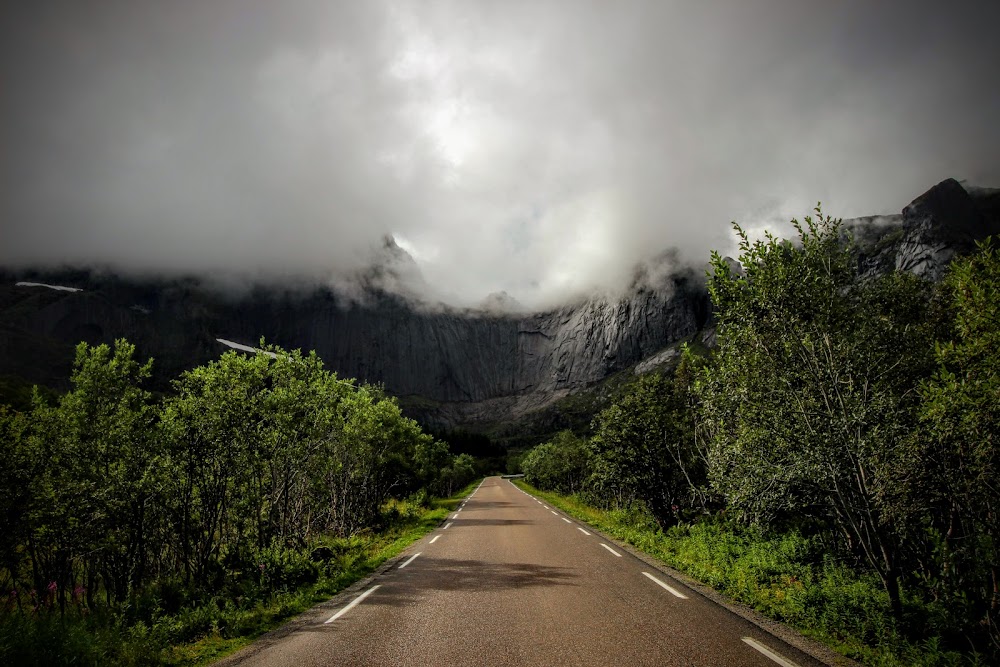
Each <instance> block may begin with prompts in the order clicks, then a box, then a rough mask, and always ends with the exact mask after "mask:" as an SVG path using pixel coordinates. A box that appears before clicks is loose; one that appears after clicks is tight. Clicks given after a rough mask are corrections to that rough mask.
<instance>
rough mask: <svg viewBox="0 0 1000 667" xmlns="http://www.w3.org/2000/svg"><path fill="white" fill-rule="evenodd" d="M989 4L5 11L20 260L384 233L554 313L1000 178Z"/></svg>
mask: <svg viewBox="0 0 1000 667" xmlns="http://www.w3.org/2000/svg"><path fill="white" fill-rule="evenodd" d="M13 5H19V6H13ZM998 5H1000V3H990V2H975V3H972V2H970V3H968V4H967V5H966V6H964V7H963V6H962V3H956V2H941V1H938V2H933V3H929V2H896V3H889V2H877V1H876V2H870V1H863V2H845V1H843V0H839V1H837V2H833V1H830V2H821V1H814V0H810V1H808V2H803V1H801V0H789V1H787V2H757V1H748V0H734V1H731V2H730V1H725V2H723V1H719V0H711V1H699V2H695V1H693V0H691V1H688V0H685V1H683V2H669V1H667V0H662V1H653V2H648V3H636V2H618V1H616V2H607V1H603V0H601V1H594V2H583V1H580V0H576V1H572V2H570V1H567V2H539V1H532V2H516V1H513V0H504V1H502V2H473V1H470V0H458V1H455V2H389V3H386V2H378V1H374V0H363V1H362V0H358V1H357V2H330V1H327V2H289V1H282V2H273V1H272V0H253V1H251V0H233V1H213V0H204V1H203V0H190V1H166V0H164V1H162V2H140V1H137V0H123V1H122V2H101V1H89V2H66V3H60V2H54V1H48V2H21V3H15V2H8V3H4V9H2V10H0V12H2V15H0V225H2V227H0V263H3V264H25V263H32V264H35V263H46V264H51V263H63V262H69V263H75V264H94V263H99V264H110V265H112V266H114V267H117V268H120V269H129V270H136V271H143V272H150V271H153V272H160V271H166V272H177V271H183V272H192V271H193V272H209V271H228V272H233V271H235V272H237V273H239V274H241V275H246V276H260V275H276V276H289V275H292V276H294V275H317V276H327V275H329V274H330V273H331V272H341V273H342V272H345V271H349V270H351V269H353V268H356V267H357V266H358V265H359V264H360V263H363V262H364V261H365V258H366V257H368V256H369V254H370V252H371V249H372V248H373V247H374V246H376V245H377V244H378V243H379V240H380V239H381V237H382V236H383V235H384V234H387V233H389V234H393V235H394V236H395V237H396V238H397V240H398V241H399V243H400V245H402V246H403V247H404V248H406V249H407V250H409V251H410V253H411V254H412V255H413V256H414V258H415V259H416V261H417V262H418V264H419V266H420V269H421V270H422V272H423V275H424V276H425V278H426V281H427V283H428V284H429V285H430V286H431V288H432V289H433V290H435V293H436V294H437V295H439V296H441V297H442V298H445V299H447V300H449V301H451V302H454V303H462V304H467V303H475V302H477V301H479V300H480V299H482V298H483V297H484V296H485V295H486V294H488V293H490V292H494V291H498V290H506V291H507V292H509V293H510V294H512V295H513V296H514V297H515V298H517V299H518V300H519V301H521V302H522V303H524V304H527V305H529V306H541V305H547V304H551V303H553V302H556V301H558V300H560V299H564V298H566V297H567V295H570V294H573V293H575V292H579V291H580V290H586V289H591V288H593V287H595V286H612V287H613V286H616V285H620V284H621V283H622V282H623V281H625V280H627V279H628V277H629V276H630V275H631V272H632V267H633V266H634V265H635V263H636V262H639V261H642V260H643V259H645V258H648V257H649V256H651V255H654V254H657V253H659V252H660V251H662V250H664V249H665V248H668V247H677V248H679V250H680V252H681V255H682V256H683V257H685V258H688V260H689V261H692V262H703V261H705V260H707V257H708V252H709V250H710V249H712V248H718V249H720V250H723V251H726V250H729V249H730V248H731V245H730V244H731V239H730V235H729V221H730V220H734V219H735V220H737V221H739V222H741V223H743V224H746V225H750V226H754V225H760V224H764V223H769V222H776V221H778V220H782V219H787V218H789V217H791V216H793V215H802V214H804V213H806V212H808V210H809V209H810V208H811V207H812V206H813V205H814V204H815V202H816V201H817V200H822V201H823V202H824V207H825V209H826V210H827V211H828V212H830V213H833V214H835V215H839V216H843V217H850V216H855V215H864V214H875V213H891V212H898V210H899V209H900V208H902V207H903V206H904V205H905V204H907V203H908V202H909V201H910V200H911V199H913V198H914V197H915V196H917V195H919V194H920V193H921V192H923V191H924V190H926V189H927V188H929V187H930V186H932V185H933V184H935V183H937V182H938V181H940V180H942V179H944V178H947V177H955V178H959V179H968V180H969V181H971V182H973V183H978V184H982V185H993V186H1000V85H998V82H1000V70H998V63H1000V46H998V44H1000V40H998V39H997V38H996V29H997V25H998V19H1000V16H998V14H1000V12H998V11H997V10H996V9H988V7H990V6H993V7H997V6H998Z"/></svg>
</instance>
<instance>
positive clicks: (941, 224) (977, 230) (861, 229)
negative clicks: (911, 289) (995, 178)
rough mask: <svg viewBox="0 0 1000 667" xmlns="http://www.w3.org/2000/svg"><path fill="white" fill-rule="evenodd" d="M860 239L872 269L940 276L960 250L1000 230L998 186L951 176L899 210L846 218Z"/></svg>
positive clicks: (866, 267) (863, 263)
mask: <svg viewBox="0 0 1000 667" xmlns="http://www.w3.org/2000/svg"><path fill="white" fill-rule="evenodd" d="M845 223H846V225H847V226H848V227H849V228H850V229H851V231H853V232H854V234H855V237H856V239H857V241H858V243H859V246H860V250H861V254H860V262H861V267H862V271H863V272H864V273H866V274H868V275H875V274H879V273H886V272H889V271H893V270H896V271H908V272H910V273H914V274H916V275H918V276H922V277H924V278H927V279H928V280H940V279H941V277H942V276H943V275H944V272H945V269H947V267H948V264H949V263H950V262H951V260H952V259H953V258H954V257H955V256H956V255H957V254H965V253H969V252H972V251H974V250H975V248H976V242H977V241H980V240H982V239H985V238H986V237H987V236H994V237H995V236H997V235H998V234H1000V190H993V189H987V188H975V187H969V188H965V187H963V186H962V185H961V184H960V183H958V181H955V180H954V179H950V178H949V179H947V180H945V181H942V182H940V183H938V184H937V185H935V186H934V187H933V188H931V189H930V190H928V191H927V192H925V193H924V194H922V195H920V196H919V197H917V198H916V199H914V200H913V201H912V202H911V203H910V204H909V205H908V206H906V208H904V209H903V211H902V213H901V214H900V215H893V216H874V217H870V218H859V219H857V220H848V221H845Z"/></svg>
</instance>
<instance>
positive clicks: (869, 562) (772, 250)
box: [520, 208, 1000, 666]
mask: <svg viewBox="0 0 1000 667" xmlns="http://www.w3.org/2000/svg"><path fill="white" fill-rule="evenodd" d="M793 225H794V226H795V229H796V231H797V234H798V238H797V240H796V241H795V242H794V243H793V242H788V241H784V240H780V239H777V238H774V237H770V236H768V237H766V238H764V239H761V240H759V241H751V240H750V239H749V238H748V237H747V235H746V234H745V233H744V232H743V230H741V229H740V228H739V227H738V226H737V227H736V231H737V233H738V234H739V235H740V237H741V240H742V242H741V256H740V258H739V261H740V264H741V266H742V267H743V269H742V270H741V271H737V270H735V269H734V268H733V266H731V264H730V262H728V261H726V260H725V259H724V258H722V257H720V256H719V255H714V256H713V261H712V271H711V274H710V280H709V288H710V292H711V295H712V299H713V302H714V305H715V308H716V313H717V317H718V330H717V333H718V345H717V347H716V348H715V349H714V350H713V351H712V352H711V353H709V354H698V353H695V351H693V350H691V349H687V350H686V351H685V352H684V354H683V355H682V357H681V361H680V363H679V365H678V366H677V367H676V369H675V371H674V372H673V373H672V374H649V375H646V376H643V377H641V378H639V379H638V380H637V381H636V382H635V383H634V385H633V386H632V387H631V388H630V389H629V390H628V391H627V392H626V393H625V395H624V396H623V397H622V398H620V399H619V400H617V401H615V402H614V403H613V404H612V405H611V406H610V407H608V408H607V409H605V410H603V411H602V412H601V413H600V414H598V415H597V417H596V418H595V419H594V420H593V422H592V424H591V430H590V433H589V435H588V436H587V437H578V436H576V435H574V434H572V433H570V432H565V433H561V434H559V435H558V436H556V437H555V438H554V439H552V440H551V441H550V442H548V443H544V444H542V445H539V446H538V447H536V448H534V449H532V450H530V451H528V452H527V453H526V454H525V455H524V456H523V458H522V459H521V462H520V465H521V467H522V470H523V472H524V473H525V475H526V477H525V480H526V481H527V482H528V483H529V484H531V485H533V486H534V487H535V488H538V489H542V490H544V491H548V492H555V493H557V494H559V495H560V498H561V500H557V499H556V498H555V496H551V495H549V496H547V497H548V498H549V499H550V500H552V501H553V502H556V503H557V504H561V505H562V506H563V507H564V509H567V511H570V513H573V514H575V515H577V516H579V517H581V518H583V519H585V520H588V521H591V522H593V523H594V524H595V525H597V526H599V527H601V528H603V529H604V530H607V531H608V532H609V533H610V534H613V535H615V536H617V537H619V538H621V539H623V540H626V541H629V542H631V543H633V544H635V545H636V546H637V547H639V548H641V549H643V550H644V551H647V552H649V553H652V554H655V555H657V556H658V557H660V558H662V559H663V560H664V561H665V562H667V563H668V564H670V565H671V566H673V567H676V568H677V569H679V570H682V571H684V572H687V573H688V574H690V575H692V576H694V577H696V578H698V579H700V580H701V581H704V582H706V583H708V584H710V585H712V586H714V587H716V588H718V589H720V590H722V591H724V592H726V593H727V594H729V595H731V596H733V597H734V598H736V599H738V600H741V601H743V602H746V603H748V604H751V605H753V606H754V607H756V608H757V609H759V610H761V611H763V612H765V613H767V614H769V615H771V616H773V617H775V618H778V619H780V620H783V621H786V622H789V623H790V624H792V625H794V626H795V627H798V628H800V629H801V630H803V631H805V632H806V633H807V634H811V635H813V636H815V637H818V638H820V639H822V640H824V641H826V642H827V643H829V644H830V645H831V646H833V647H834V648H835V649H837V650H839V651H841V652H842V653H844V654H846V655H849V656H851V657H854V658H856V659H859V660H861V661H863V662H865V663H867V664H872V665H900V666H902V665H959V664H962V665H964V664H996V663H997V662H998V661H1000V626H998V623H1000V514H998V506H997V503H998V499H1000V489H998V482H997V480H1000V469H998V468H1000V460H998V456H997V442H996V437H997V436H996V434H997V433H998V431H1000V257H998V256H997V254H996V251H995V250H994V248H993V246H992V245H991V244H990V242H989V241H987V242H986V243H985V244H984V245H982V246H980V249H979V252H977V253H976V254H974V255H972V256H969V257H965V258H959V259H957V260H956V261H955V262H954V263H953V265H952V266H951V267H950V270H949V272H948V274H947V276H946V278H945V280H944V281H943V282H942V283H940V284H937V285H935V284H931V283H929V282H926V281H923V280H920V279H918V278H915V277H913V276H911V275H907V274H901V273H898V274H893V275H888V276H882V277H865V276H862V275H861V274H860V273H859V270H858V261H857V256H856V254H855V251H854V248H853V247H852V245H851V243H850V239H849V238H848V239H846V240H847V242H846V243H845V236H846V235H845V233H844V231H843V229H842V228H841V226H840V224H839V221H836V220H833V219H831V218H829V217H825V216H823V215H822V213H821V212H820V211H819V209H818V208H817V211H816V217H815V218H814V217H806V218H805V219H804V222H802V223H799V222H798V221H793Z"/></svg>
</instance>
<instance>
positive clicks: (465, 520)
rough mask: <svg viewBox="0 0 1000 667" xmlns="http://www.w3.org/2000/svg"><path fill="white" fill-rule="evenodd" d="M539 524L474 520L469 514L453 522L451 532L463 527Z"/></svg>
mask: <svg viewBox="0 0 1000 667" xmlns="http://www.w3.org/2000/svg"><path fill="white" fill-rule="evenodd" d="M535 523H537V522H536V521H530V520H528V519H473V518H472V517H471V516H469V515H468V514H460V515H459V517H458V518H457V519H455V520H454V521H452V526H451V528H450V529H449V530H455V529H456V528H461V527H463V526H466V527H467V526H530V525H533V524H535Z"/></svg>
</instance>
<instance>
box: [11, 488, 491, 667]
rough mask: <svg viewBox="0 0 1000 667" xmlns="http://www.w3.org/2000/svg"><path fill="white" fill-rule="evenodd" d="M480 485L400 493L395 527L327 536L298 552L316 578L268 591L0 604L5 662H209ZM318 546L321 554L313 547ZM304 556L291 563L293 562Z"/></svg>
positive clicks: (315, 598) (411, 537) (324, 594)
mask: <svg viewBox="0 0 1000 667" xmlns="http://www.w3.org/2000/svg"><path fill="white" fill-rule="evenodd" d="M478 483H479V480H478V479H477V480H476V481H475V482H473V483H472V484H470V485H469V486H468V487H466V488H465V489H463V490H462V491H460V492H459V493H457V494H455V495H454V496H452V497H451V498H447V499H433V500H431V501H430V503H429V506H421V505H417V504H414V503H408V502H405V501H398V502H397V501H394V502H392V503H390V504H389V506H387V507H386V510H385V515H386V517H387V523H388V526H387V527H386V528H384V529H383V530H381V531H379V532H374V531H372V532H366V533H362V534H359V535H355V536H352V537H349V538H332V537H331V538H325V539H322V540H320V541H319V542H318V543H317V544H316V545H313V546H314V549H315V547H323V548H325V550H326V551H325V554H326V555H327V556H328V557H326V558H324V559H323V560H321V561H319V562H315V561H311V560H310V559H309V556H308V555H302V554H292V556H291V559H292V560H293V561H294V560H295V559H296V558H298V559H299V560H300V562H301V565H302V567H305V568H307V569H310V571H313V572H315V574H316V577H315V581H314V582H312V583H308V584H305V585H298V586H294V587H287V588H286V589H284V590H278V591H277V592H274V593H273V594H270V595H266V596H264V597H263V599H246V600H243V599H239V598H237V599H224V598H221V597H213V598H210V599H207V600H202V601H200V602H199V603H197V604H191V605H189V606H183V607H182V608H180V609H178V610H177V611H176V612H175V613H170V614H167V613H162V612H160V611H158V610H159V609H160V607H161V606H162V605H163V599H162V598H163V597H165V595H166V593H165V591H166V590H167V589H168V588H169V587H168V586H162V587H161V590H160V591H159V592H158V593H157V594H150V595H148V596H146V598H145V599H143V600H141V601H140V602H139V603H137V606H142V605H148V606H150V607H152V611H149V610H145V611H144V610H143V609H137V608H135V607H133V608H130V609H125V610H123V611H122V612H119V613H111V612H110V611H107V610H98V611H97V612H93V613H88V612H87V611H86V610H85V609H83V608H82V607H71V608H70V609H68V610H67V612H66V613H65V614H60V613H59V612H58V611H57V610H55V609H46V608H45V607H44V606H43V607H41V608H40V610H39V611H38V612H36V613H31V612H29V613H19V612H16V611H14V610H12V609H4V608H3V606H2V603H0V664H10V665H24V666H25V667H27V666H34V665H37V666H39V667H42V666H48V665H74V666H75V665H115V666H121V665H176V666H181V665H184V666H191V665H207V664H210V663H211V662H213V661H215V660H218V659H220V658H222V657H225V656H227V655H229V654H231V653H233V652H235V651H237V650H239V649H241V648H243V647H244V646H246V645H247V644H250V643H251V642H252V641H253V640H254V639H256V638H258V637H260V636H261V635H262V634H264V633H266V632H268V631H270V630H273V629H275V628H277V627H279V626H280V625H282V624H284V623H285V622H287V621H288V620H289V619H290V618H292V617H293V616H295V615H297V614H300V613H302V612H303V611H306V610H308V609H310V608H311V607H313V606H315V605H316V604H319V603H320V602H324V601H326V600H329V599H330V598H331V597H332V596H333V595H335V594H336V593H337V592H339V591H341V590H343V589H344V588H346V587H347V586H350V585H351V584H352V583H354V582H356V581H358V580H359V579H361V578H363V577H365V576H368V575H369V574H371V573H372V572H374V571H375V570H376V569H377V568H378V567H379V566H380V565H381V564H382V563H384V562H385V561H387V560H389V559H390V558H393V557H395V556H397V555H399V553H401V552H402V551H403V550H404V549H405V548H406V547H407V546H409V545H410V544H412V543H413V542H415V541H416V540H418V539H420V538H421V537H423V536H424V535H425V534H427V533H428V532H430V531H431V530H433V529H434V528H435V527H436V526H437V525H438V524H440V522H441V521H442V520H443V519H444V518H445V517H446V516H447V515H448V514H449V513H450V512H451V511H453V510H454V509H455V507H456V506H457V505H458V503H459V502H460V500H461V499H462V498H464V497H465V496H467V495H468V494H469V493H471V492H472V490H473V489H474V488H475V486H476V485H477V484H478ZM312 553H316V551H315V550H314V551H313V552H312ZM295 565H296V563H294V562H293V563H291V564H289V563H287V562H286V569H288V568H291V569H293V568H294V566H295ZM8 606H9V605H8Z"/></svg>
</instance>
